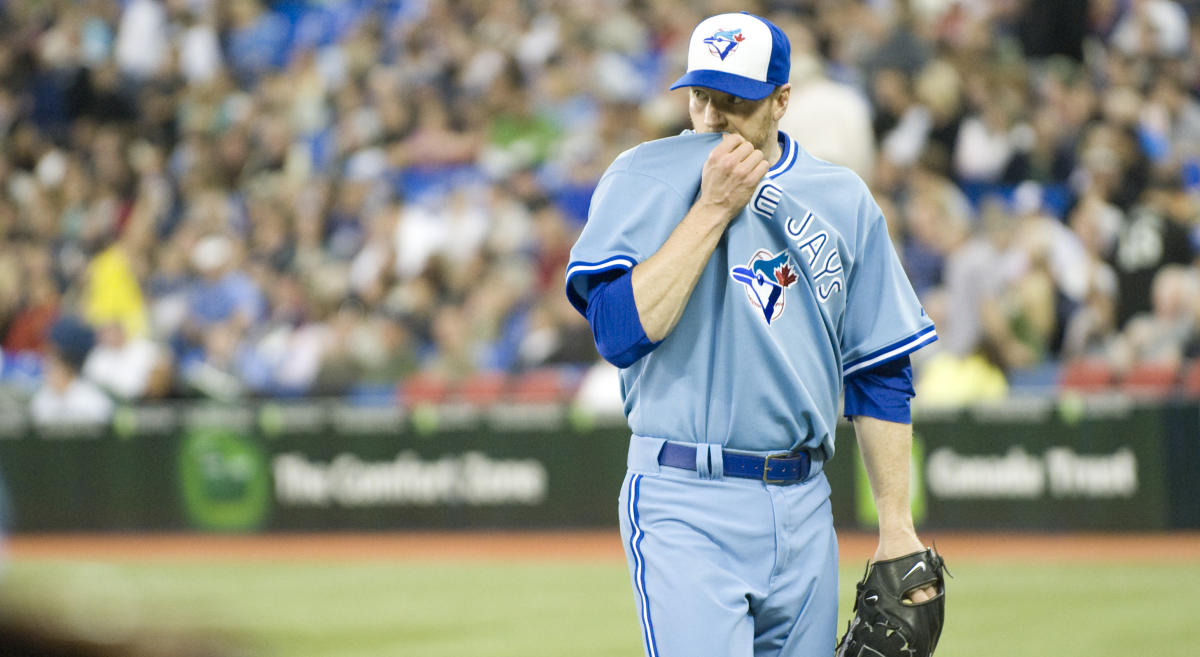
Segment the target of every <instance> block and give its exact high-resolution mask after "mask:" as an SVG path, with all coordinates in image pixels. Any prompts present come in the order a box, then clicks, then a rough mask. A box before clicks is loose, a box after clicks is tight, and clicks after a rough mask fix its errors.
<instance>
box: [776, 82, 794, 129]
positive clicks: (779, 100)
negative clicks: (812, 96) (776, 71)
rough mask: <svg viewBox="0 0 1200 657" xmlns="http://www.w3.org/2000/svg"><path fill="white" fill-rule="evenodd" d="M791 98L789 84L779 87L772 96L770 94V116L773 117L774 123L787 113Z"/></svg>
mask: <svg viewBox="0 0 1200 657" xmlns="http://www.w3.org/2000/svg"><path fill="white" fill-rule="evenodd" d="M791 98H792V85H791V83H790V82H789V83H787V84H781V85H779V88H778V89H776V90H775V93H774V94H772V96H771V114H772V116H774V117H775V120H776V121H778V120H779V119H782V118H783V115H784V114H786V113H787V107H788V101H789V100H791Z"/></svg>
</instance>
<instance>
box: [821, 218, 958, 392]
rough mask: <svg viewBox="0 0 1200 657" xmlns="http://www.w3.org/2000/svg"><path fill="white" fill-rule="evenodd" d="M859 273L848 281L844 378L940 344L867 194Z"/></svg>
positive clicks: (843, 332) (843, 346)
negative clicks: (933, 343) (935, 342)
mask: <svg viewBox="0 0 1200 657" xmlns="http://www.w3.org/2000/svg"><path fill="white" fill-rule="evenodd" d="M862 212H863V216H862V224H861V225H862V232H861V235H862V237H861V239H860V240H859V248H858V249H857V254H856V257H855V265H854V270H853V271H852V272H851V273H850V278H849V279H848V280H847V291H846V313H845V316H844V318H843V324H842V334H841V347H842V376H843V377H846V376H850V375H852V374H854V373H855V372H858V371H861V370H865V369H868V368H871V367H874V366H876V365H879V364H881V363H886V362H888V361H890V360H892V359H894V358H898V357H900V356H904V355H906V354H909V353H912V352H914V351H916V350H917V349H920V348H921V347H924V346H926V345H928V344H930V343H931V342H933V341H935V340H937V331H936V330H935V329H934V326H933V321H932V320H931V319H929V317H928V316H927V315H926V314H925V309H924V308H922V307H921V302H920V301H919V300H918V299H917V294H916V292H914V291H913V288H912V284H911V283H910V282H909V280H908V277H907V276H906V275H905V274H904V269H903V267H901V265H900V258H899V257H898V256H897V255H896V250H895V248H893V247H892V241H891V240H890V239H889V238H888V232H887V223H886V222H885V221H884V219H883V213H882V211H881V210H880V209H879V206H878V205H877V204H876V203H875V202H874V200H872V199H871V198H870V197H869V196H867V197H866V198H865V200H864V207H863V209H862Z"/></svg>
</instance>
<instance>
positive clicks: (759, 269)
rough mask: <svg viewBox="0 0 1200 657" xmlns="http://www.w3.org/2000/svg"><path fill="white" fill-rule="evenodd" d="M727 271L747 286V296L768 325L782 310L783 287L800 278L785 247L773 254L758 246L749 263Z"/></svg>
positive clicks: (785, 287)
mask: <svg viewBox="0 0 1200 657" xmlns="http://www.w3.org/2000/svg"><path fill="white" fill-rule="evenodd" d="M729 275H730V276H731V277H733V280H735V281H737V282H739V283H741V284H742V285H745V286H746V298H747V299H749V300H750V303H751V305H753V306H755V307H756V308H758V309H759V310H761V311H762V314H763V319H764V320H766V322H767V324H768V325H769V324H770V323H771V322H773V321H775V320H777V319H779V316H780V315H782V314H783V304H784V301H785V299H784V294H783V293H784V290H786V289H787V288H789V287H791V286H792V285H793V284H795V282H796V280H797V279H798V278H799V275H798V274H797V273H796V267H795V266H794V265H792V262H791V259H790V258H789V257H788V252H787V250H786V249H784V250H783V251H780V252H779V253H776V254H774V255H772V254H771V252H770V251H768V250H766V249H759V250H758V251H756V252H755V253H754V257H752V258H750V262H749V263H748V264H746V265H745V266H742V265H738V266H737V267H734V268H733V269H731V270H729Z"/></svg>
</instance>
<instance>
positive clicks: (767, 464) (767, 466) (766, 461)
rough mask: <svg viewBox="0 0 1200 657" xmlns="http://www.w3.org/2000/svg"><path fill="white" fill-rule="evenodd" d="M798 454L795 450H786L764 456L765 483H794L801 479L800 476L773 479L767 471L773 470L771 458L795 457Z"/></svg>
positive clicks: (763, 476) (763, 475)
mask: <svg viewBox="0 0 1200 657" xmlns="http://www.w3.org/2000/svg"><path fill="white" fill-rule="evenodd" d="M796 456H797V455H796V454H795V453H793V452H785V453H783V454H767V455H766V456H765V457H764V458H763V474H762V480H763V483H764V484H793V483H796V482H797V481H800V478H799V477H796V478H795V479H771V478H770V477H768V476H767V473H768V472H770V471H771V459H786V458H795V457H796Z"/></svg>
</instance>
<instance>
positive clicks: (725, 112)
mask: <svg viewBox="0 0 1200 657" xmlns="http://www.w3.org/2000/svg"><path fill="white" fill-rule="evenodd" d="M789 91H790V85H784V86H782V87H780V88H778V89H776V90H775V91H774V92H773V93H772V94H771V95H769V96H767V97H766V98H763V99H761V100H749V99H746V98H740V97H738V96H734V95H731V94H727V93H725V92H724V91H717V90H716V89H709V88H707V87H692V88H691V99H690V100H689V101H688V113H689V114H691V117H692V129H693V130H695V131H696V132H729V133H735V134H739V135H741V136H742V137H744V138H745V139H746V141H748V142H750V143H751V144H752V145H753V146H754V147H755V148H757V149H759V150H761V151H763V152H764V153H766V154H768V155H770V154H771V153H772V152H773V151H774V140H775V135H776V132H777V130H778V125H779V119H780V118H782V117H783V113H784V110H786V109H787V100H788V95H789V94H788V92H789Z"/></svg>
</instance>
